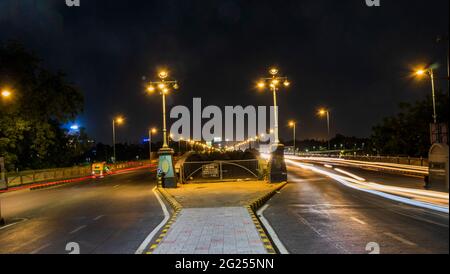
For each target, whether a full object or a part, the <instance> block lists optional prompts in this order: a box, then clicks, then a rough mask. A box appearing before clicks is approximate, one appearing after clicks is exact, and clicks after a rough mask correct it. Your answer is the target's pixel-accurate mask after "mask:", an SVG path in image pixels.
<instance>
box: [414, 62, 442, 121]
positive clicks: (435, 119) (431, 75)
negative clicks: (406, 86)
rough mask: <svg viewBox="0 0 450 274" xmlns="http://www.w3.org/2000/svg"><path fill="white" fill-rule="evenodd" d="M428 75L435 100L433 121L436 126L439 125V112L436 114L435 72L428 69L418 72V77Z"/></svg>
mask: <svg viewBox="0 0 450 274" xmlns="http://www.w3.org/2000/svg"><path fill="white" fill-rule="evenodd" d="M426 74H428V75H430V79H431V95H432V99H433V121H434V123H435V124H436V123H437V112H436V93H435V87H434V79H435V77H434V71H433V68H431V67H430V68H427V69H418V70H417V71H416V76H418V77H423V76H425V75H426Z"/></svg>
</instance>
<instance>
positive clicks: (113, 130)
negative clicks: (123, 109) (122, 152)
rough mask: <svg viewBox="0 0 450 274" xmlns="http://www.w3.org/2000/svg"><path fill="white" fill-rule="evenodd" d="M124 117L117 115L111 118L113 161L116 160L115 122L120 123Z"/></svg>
mask: <svg viewBox="0 0 450 274" xmlns="http://www.w3.org/2000/svg"><path fill="white" fill-rule="evenodd" d="M124 121H125V119H124V118H123V117H122V116H118V117H116V118H114V119H113V120H112V134H113V162H114V163H115V162H116V124H117V125H122V124H123V123H124Z"/></svg>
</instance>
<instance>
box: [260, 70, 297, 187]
mask: <svg viewBox="0 0 450 274" xmlns="http://www.w3.org/2000/svg"><path fill="white" fill-rule="evenodd" d="M278 72H279V71H278V69H277V68H271V69H270V70H269V74H270V75H271V76H270V77H268V78H262V79H261V80H260V81H259V82H258V83H257V88H258V89H260V90H264V89H265V88H266V86H268V89H270V90H271V91H272V94H273V107H274V120H275V121H274V128H273V133H274V139H275V141H274V144H272V153H271V154H272V155H271V157H270V162H269V172H270V176H269V177H270V182H272V183H279V182H284V181H287V169H286V162H285V161H284V145H282V144H280V139H279V135H278V105H277V91H279V90H280V89H281V87H282V86H284V87H285V88H288V87H289V86H290V85H291V83H290V82H289V80H288V78H287V77H281V76H278Z"/></svg>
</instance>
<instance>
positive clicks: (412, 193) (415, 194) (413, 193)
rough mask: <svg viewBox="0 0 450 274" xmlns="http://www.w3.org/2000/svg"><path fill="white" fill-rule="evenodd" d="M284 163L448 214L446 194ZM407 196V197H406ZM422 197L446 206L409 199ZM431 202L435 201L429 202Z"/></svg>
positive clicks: (360, 188) (389, 197) (292, 162)
mask: <svg viewBox="0 0 450 274" xmlns="http://www.w3.org/2000/svg"><path fill="white" fill-rule="evenodd" d="M286 163H288V164H290V165H294V166H297V167H300V168H303V169H307V170H311V171H313V172H316V173H319V174H322V175H325V176H327V177H329V178H332V179H334V180H335V181H337V182H339V183H341V184H343V185H345V186H347V187H350V188H352V189H356V190H359V191H364V192H367V193H371V194H374V195H377V196H380V197H383V198H386V199H390V200H393V201H397V202H401V203H404V204H408V205H413V206H417V207H421V208H427V209H432V210H435V211H439V212H443V213H447V214H448V213H449V208H448V194H446V193H440V192H432V191H426V190H419V189H417V190H416V189H405V188H399V187H391V186H384V185H379V184H375V183H363V182H361V181H358V180H356V179H354V178H349V177H344V176H341V175H337V174H335V173H333V172H329V171H326V170H322V169H319V168H317V167H315V166H311V165H305V164H303V163H298V162H295V161H293V160H290V159H286ZM393 188H395V189H393ZM388 192H391V193H394V194H397V195H399V196H397V195H393V194H391V193H388ZM408 195H409V197H408ZM405 196H406V197H405ZM424 196H429V197H433V198H434V199H443V200H445V201H446V204H447V206H442V205H437V204H433V203H430V202H429V200H427V201H419V200H414V199H411V198H416V199H418V198H420V199H426V197H424ZM431 201H435V200H431Z"/></svg>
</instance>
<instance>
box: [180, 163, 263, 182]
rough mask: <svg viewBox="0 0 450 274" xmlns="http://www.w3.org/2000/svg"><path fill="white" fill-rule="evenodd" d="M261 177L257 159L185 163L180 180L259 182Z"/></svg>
mask: <svg viewBox="0 0 450 274" xmlns="http://www.w3.org/2000/svg"><path fill="white" fill-rule="evenodd" d="M260 177H261V168H260V163H259V161H258V160H257V159H254V160H227V161H199V162H184V163H183V164H182V165H181V169H180V180H181V181H182V182H183V183H185V182H193V181H226V180H237V179H241V180H245V179H247V180H258V179H260Z"/></svg>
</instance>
